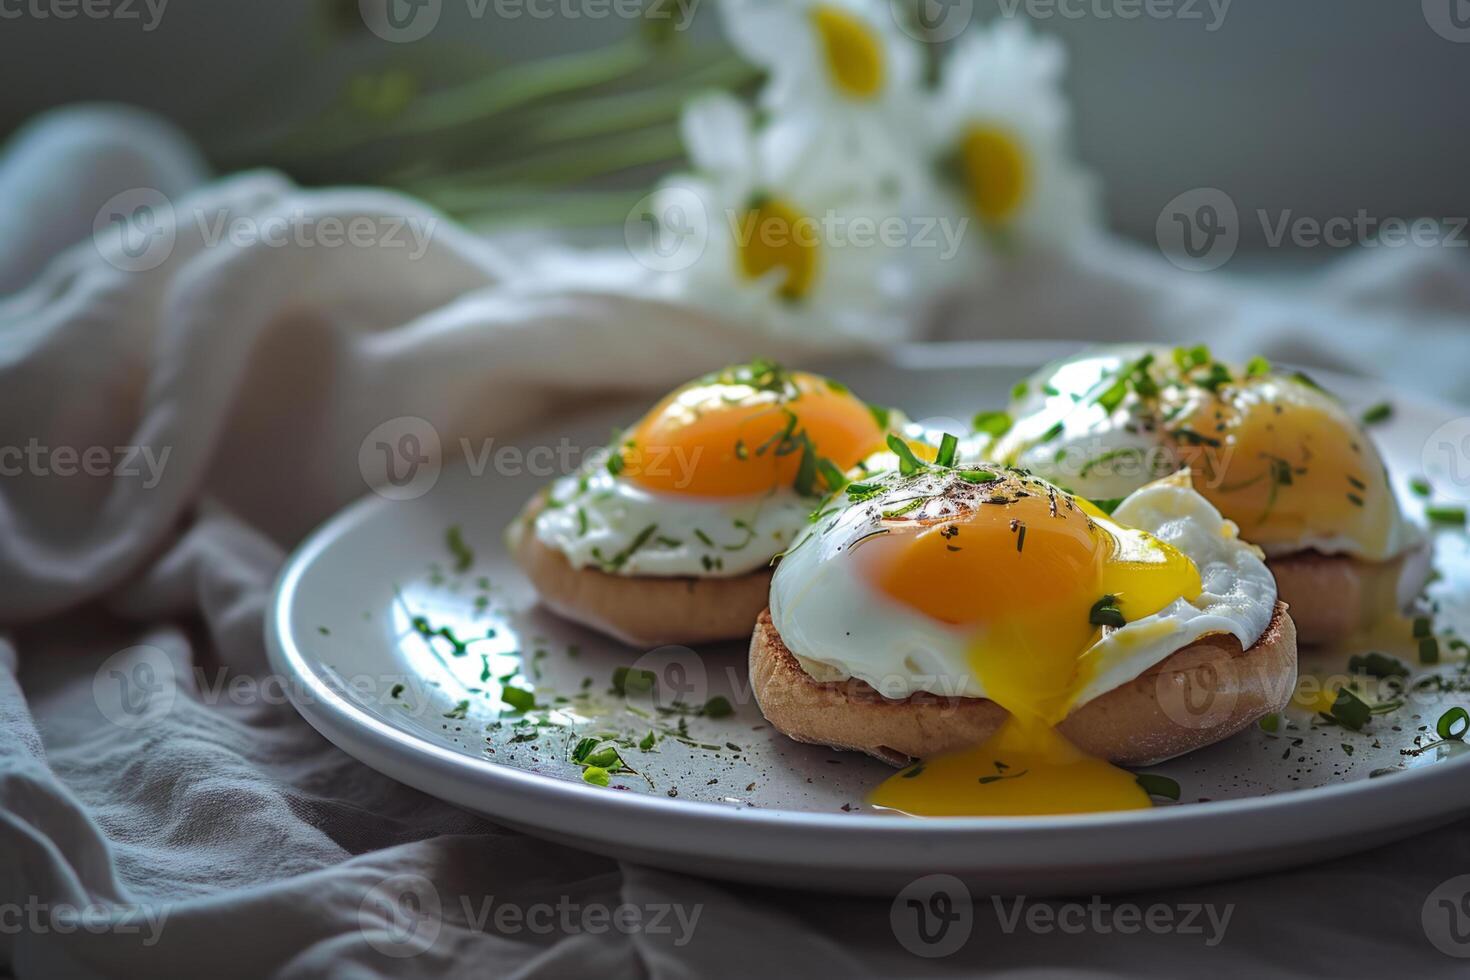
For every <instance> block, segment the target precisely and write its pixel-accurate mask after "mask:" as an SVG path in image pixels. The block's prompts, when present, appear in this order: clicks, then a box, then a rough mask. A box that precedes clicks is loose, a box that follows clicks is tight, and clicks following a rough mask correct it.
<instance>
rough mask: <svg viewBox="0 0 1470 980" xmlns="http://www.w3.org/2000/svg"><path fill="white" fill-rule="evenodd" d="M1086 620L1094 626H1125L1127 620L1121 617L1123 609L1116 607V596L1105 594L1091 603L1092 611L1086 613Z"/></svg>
mask: <svg viewBox="0 0 1470 980" xmlns="http://www.w3.org/2000/svg"><path fill="white" fill-rule="evenodd" d="M1087 621H1088V622H1089V623H1091V624H1092V625H1094V626H1112V627H1115V628H1116V627H1119V626H1127V625H1128V620H1126V619H1124V618H1123V610H1122V609H1120V608H1119V607H1118V597H1117V596H1115V595H1105V596H1103V597H1102V598H1101V599H1099V600H1097V601H1096V602H1094V603H1093V604H1092V611H1091V612H1089V613H1088V614H1087Z"/></svg>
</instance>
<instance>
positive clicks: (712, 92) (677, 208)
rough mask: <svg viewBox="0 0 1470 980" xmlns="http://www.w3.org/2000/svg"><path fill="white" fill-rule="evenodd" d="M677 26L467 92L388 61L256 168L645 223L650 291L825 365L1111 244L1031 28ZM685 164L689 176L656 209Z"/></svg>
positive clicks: (474, 80)
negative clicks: (820, 356) (1077, 250)
mask: <svg viewBox="0 0 1470 980" xmlns="http://www.w3.org/2000/svg"><path fill="white" fill-rule="evenodd" d="M334 2H340V0H334ZM920 2H923V0H920ZM696 6H697V4H689V5H687V6H681V7H680V8H679V9H680V10H682V11H685V12H686V13H687V14H689V15H690V17H689V18H685V21H687V20H688V19H690V18H692V15H693V12H694V9H695V7H696ZM668 7H669V4H668V3H666V2H664V0H649V2H648V3H645V4H644V5H643V6H642V7H641V8H636V9H635V13H638V17H637V26H638V30H636V31H634V32H632V33H631V34H630V35H629V36H628V37H625V38H623V39H621V40H619V41H617V42H615V43H614V44H612V45H609V46H607V47H604V48H594V49H591V50H588V51H582V52H575V53H569V54H565V55H558V56H556V57H554V58H544V59H540V60H530V61H523V62H512V63H509V64H505V65H501V66H490V65H484V64H480V65H479V66H478V67H474V68H472V69H471V75H470V77H469V78H468V79H464V80H459V81H452V82H447V83H446V82H445V81H444V79H443V77H442V75H443V73H444V71H445V69H444V67H443V66H442V65H438V64H436V63H435V62H436V60H437V61H439V62H444V63H446V64H447V63H450V62H451V61H452V59H451V58H449V57H448V56H447V54H445V53H444V52H445V50H446V49H441V48H437V47H432V48H430V49H427V50H426V49H425V48H424V47H422V46H417V45H388V46H387V47H388V48H390V49H393V50H395V51H397V50H399V49H408V50H407V51H406V52H405V53H404V54H401V55H397V54H396V55H395V57H396V58H398V60H397V61H395V62H392V63H390V66H389V68H388V69H387V70H386V71H383V72H380V73H378V74H369V75H359V76H357V77H354V78H353V79H352V80H351V84H350V85H349V86H348V87H347V88H346V89H345V96H346V98H345V100H344V101H343V102H342V103H341V104H340V105H338V106H337V107H335V110H334V111H332V112H329V113H328V114H327V115H326V116H325V117H324V118H322V119H319V120H316V121H314V122H313V123H312V124H311V125H310V126H306V127H300V128H298V129H296V130H295V131H294V132H292V133H290V134H289V135H288V138H287V139H286V140H285V141H283V142H282V143H280V144H278V145H277V146H276V147H274V148H273V152H265V153H263V154H262V153H256V154H254V155H253V156H251V157H250V158H249V159H247V160H241V161H238V162H237V164H236V165H257V164H259V163H261V162H265V163H270V164H274V165H277V166H281V167H282V168H283V169H286V170H287V171H288V172H290V173H292V174H293V175H295V176H297V177H298V178H299V179H304V180H306V181H308V182H316V181H323V182H334V183H335V182H341V181H343V180H347V181H352V182H361V183H373V184H382V185H387V186H390V187H396V188H399V189H401V190H404V191H406V192H408V193H410V194H413V195H415V196H417V197H421V198H423V199H424V200H426V201H428V202H429V203H430V204H432V205H434V206H436V207H438V208H441V209H442V210H444V211H446V212H448V213H449V214H450V215H452V216H454V217H456V218H459V219H461V220H463V221H465V222H467V223H468V224H470V225H471V226H472V227H476V228H480V229H485V230H489V229H491V228H497V229H502V228H505V227H506V226H507V225H519V226H521V227H527V226H529V227H533V228H537V229H541V230H545V229H549V228H551V227H562V226H566V225H569V224H580V225H594V226H595V225H602V226H607V225H610V224H614V223H616V222H617V221H618V220H619V219H622V218H624V217H626V220H625V223H624V233H625V238H626V241H627V245H628V248H629V250H630V251H631V252H632V254H633V255H634V257H635V258H637V260H638V262H639V263H640V265H638V266H635V267H634V268H633V269H631V270H629V272H628V273H627V275H628V276H629V277H631V278H629V279H628V288H629V289H630V290H632V291H634V292H636V293H637V294H639V295H641V296H649V295H651V296H654V297H657V298H662V299H667V300H669V301H672V302H676V303H680V304H685V305H690V306H693V307H697V308H699V309H700V310H702V311H706V312H710V313H714V314H718V315H720V316H722V317H726V318H729V319H732V320H734V321H736V322H738V323H740V324H741V325H742V326H747V327H749V328H750V329H751V330H752V331H754V332H757V333H761V334H764V335H765V336H767V337H769V338H771V339H773V340H774V339H784V340H788V341H792V342H796V343H805V344H811V345H815V346H825V347H830V346H841V345H843V344H849V343H862V342H882V341H887V340H894V339H899V338H902V337H906V336H911V335H912V333H913V331H914V327H915V325H916V324H918V323H920V322H921V321H922V319H923V311H924V310H925V309H926V308H927V307H928V306H929V301H932V300H933V299H934V298H935V297H936V296H938V295H940V294H941V293H943V292H945V291H946V290H948V289H950V288H951V287H953V286H955V285H956V284H968V283H974V282H976V281H977V280H983V279H984V278H985V277H987V276H993V275H994V274H995V273H996V270H998V269H1000V268H1002V267H1003V262H1004V260H1005V258H1006V257H1007V256H1009V255H1014V254H1017V253H1022V252H1036V251H1056V250H1060V249H1064V248H1068V247H1070V246H1072V245H1073V244H1074V243H1076V242H1078V241H1080V240H1082V239H1084V238H1086V237H1087V236H1088V235H1089V234H1090V233H1092V232H1093V231H1094V230H1095V229H1096V228H1097V227H1098V222H1097V217H1096V213H1097V207H1096V194H1095V192H1094V185H1093V182H1092V180H1091V179H1090V177H1089V176H1088V175H1087V174H1086V173H1085V172H1084V171H1083V170H1082V169H1081V168H1080V167H1079V165H1078V164H1077V162H1076V161H1075V159H1074V157H1073V154H1072V151H1071V147H1070V140H1069V134H1068V129H1069V119H1068V107H1067V102H1066V99H1065V98H1064V96H1063V93H1062V90H1061V79H1062V72H1063V69H1064V66H1065V55H1064V52H1063V50H1062V48H1061V45H1060V44H1059V42H1057V41H1056V40H1055V39H1053V38H1045V37H1041V36H1038V35H1037V34H1035V33H1033V32H1032V31H1031V30H1030V29H1029V28H1028V27H1027V26H1026V25H1025V24H1024V23H1023V22H1021V21H1019V20H1016V19H1014V18H1009V19H1008V18H1004V17H1002V18H1000V19H998V20H997V21H995V22H993V23H991V24H988V25H978V24H969V23H963V24H961V23H958V22H957V21H956V19H955V18H953V17H950V18H948V19H947V20H946V21H945V22H944V24H943V25H942V27H943V29H942V30H935V29H934V25H933V24H930V25H929V26H928V27H927V28H926V27H925V26H924V24H923V23H922V19H921V18H920V17H919V13H918V8H917V7H916V6H914V3H913V0H716V7H717V9H718V11H719V15H720V18H721V21H722V23H723V27H724V34H725V37H726V40H727V41H728V42H729V45H728V47H726V46H722V45H718V44H710V43H708V42H705V41H698V42H696V41H694V40H693V39H692V38H690V37H687V36H685V34H684V32H683V29H684V27H687V26H688V25H687V23H682V26H680V25H675V26H674V27H670V26H669V24H670V21H669V19H668V15H669V10H668V9H667V8H668ZM954 10H955V8H951V9H950V13H954ZM639 11H641V13H640V12H639ZM349 19H350V18H349ZM729 48H733V49H734V52H733V54H732V53H731V52H730V50H729ZM461 54H462V52H461ZM475 57H477V58H479V59H480V61H481V62H483V56H482V55H478V54H477V55H476V56H475ZM681 151H682V158H683V162H684V163H686V164H687V168H686V169H683V170H681V171H679V172H676V173H673V174H671V175H668V176H665V177H664V178H663V179H662V180H661V181H659V183H658V185H657V187H656V188H655V189H654V190H653V191H652V192H651V193H648V194H645V195H644V196H642V197H641V199H640V198H639V195H640V194H644V192H645V191H647V190H648V182H649V180H650V179H657V175H658V174H659V173H665V174H668V172H669V170H670V169H672V168H674V167H678V166H679V163H680V157H681ZM262 157H263V159H262ZM553 265H554V264H553ZM565 268H566V263H562V264H561V265H560V266H556V267H555V268H553V270H552V271H553V272H557V273H558V276H557V278H558V279H559V280H560V279H562V278H564V277H563V276H561V275H560V274H559V272H560V271H565ZM582 268H583V273H584V275H586V276H591V275H592V267H591V265H590V264H588V265H584V266H583V267H582ZM599 268H603V266H599ZM614 278H616V277H614ZM603 284H604V285H605V283H603ZM571 285H573V286H575V285H576V283H575V282H573V283H571Z"/></svg>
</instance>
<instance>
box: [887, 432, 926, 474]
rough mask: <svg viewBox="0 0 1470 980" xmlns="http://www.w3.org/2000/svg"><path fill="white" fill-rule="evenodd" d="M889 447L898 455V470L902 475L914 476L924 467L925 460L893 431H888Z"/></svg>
mask: <svg viewBox="0 0 1470 980" xmlns="http://www.w3.org/2000/svg"><path fill="white" fill-rule="evenodd" d="M888 448H889V449H891V450H893V453H894V455H896V456H897V457H898V472H899V473H900V474H901V475H903V476H913V475H914V474H915V473H918V472H919V471H920V470H922V469H923V468H924V461H923V460H921V459H919V457H917V456H915V455H914V451H913V450H912V449H911V448H909V444H908V443H907V442H905V441H904V440H903V438H902V437H900V436H898V435H895V434H894V433H892V432H890V433H888Z"/></svg>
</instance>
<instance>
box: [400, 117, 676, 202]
mask: <svg viewBox="0 0 1470 980" xmlns="http://www.w3.org/2000/svg"><path fill="white" fill-rule="evenodd" d="M682 152H683V144H682V142H681V141H680V139H679V129H678V126H676V125H674V124H672V123H668V124H664V125H661V126H650V127H648V128H646V129H641V130H637V131H635V132H631V133H618V134H615V135H613V136H611V137H608V138H602V139H593V140H587V141H584V142H578V143H573V144H570V145H565V146H556V147H552V148H551V149H546V150H542V151H540V152H537V153H532V154H530V155H527V156H525V157H522V158H521V159H518V160H508V161H506V162H503V163H497V164H495V165H493V166H489V167H480V168H478V169H475V170H463V171H459V172H456V173H451V174H446V175H444V176H442V177H433V178H426V179H424V180H421V181H415V182H411V183H406V184H405V185H404V186H403V187H402V189H403V190H405V191H407V192H408V193H411V194H415V195H418V196H421V197H426V198H430V199H433V198H434V197H435V196H436V195H438V194H445V193H449V192H452V191H454V190H456V189H463V188H465V187H468V186H473V185H480V184H489V185H493V184H500V183H510V182H516V181H523V182H524V181H529V182H532V183H535V184H570V183H575V182H577V181H581V180H587V179H589V178H591V177H598V176H602V175H604V174H610V173H614V172H616V171H619V170H626V169H628V168H629V167H637V166H642V165H645V164H650V163H661V162H665V161H669V160H674V159H677V158H679V157H680V156H681V154H682Z"/></svg>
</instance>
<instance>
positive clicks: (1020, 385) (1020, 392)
mask: <svg viewBox="0 0 1470 980" xmlns="http://www.w3.org/2000/svg"><path fill="white" fill-rule="evenodd" d="M1030 390H1031V389H1030V387H1029V386H1028V385H1027V384H1026V382H1024V381H1017V382H1016V384H1015V386H1014V387H1013V388H1011V401H1017V402H1018V401H1020V400H1021V399H1022V398H1025V397H1026V392H1028V391H1030Z"/></svg>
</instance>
